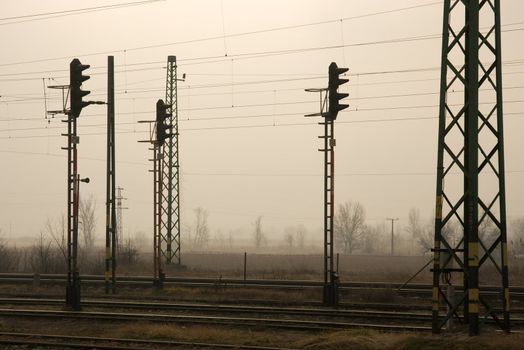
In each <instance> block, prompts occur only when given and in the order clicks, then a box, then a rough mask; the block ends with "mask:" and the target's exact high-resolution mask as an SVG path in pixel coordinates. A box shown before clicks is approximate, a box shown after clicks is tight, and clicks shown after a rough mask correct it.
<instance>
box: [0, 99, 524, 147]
mask: <svg viewBox="0 0 524 350" xmlns="http://www.w3.org/2000/svg"><path fill="white" fill-rule="evenodd" d="M520 102H524V101H520ZM341 113H347V112H341ZM290 115H291V114H290ZM300 115H303V114H302V113H301V114H300ZM504 115H506V116H512V115H519V116H522V115H524V112H511V113H504ZM252 117H256V116H252ZM434 119H438V116H435V117H400V118H387V119H363V120H339V121H337V125H338V124H369V123H389V122H401V121H424V120H434ZM181 121H184V120H181ZM122 124H123V123H117V125H122ZM316 125H318V123H317V122H302V123H285V124H276V123H272V124H257V125H233V126H216V127H195V128H183V129H180V131H183V132H187V131H209V130H234V129H260V128H272V127H273V128H274V127H289V126H316ZM92 126H94V125H92ZM99 126H100V127H103V126H104V124H100V125H99ZM49 129H59V128H58V127H51V128H49ZM1 131H10V130H9V129H7V130H1ZM116 133H117V134H149V131H136V130H127V131H118V132H116ZM100 135H106V133H103V132H102V133H95V132H93V133H83V134H82V136H100ZM60 136H61V135H58V134H55V135H28V136H5V137H0V140H11V139H31V138H48V137H60Z"/></svg>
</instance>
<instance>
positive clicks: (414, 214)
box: [406, 208, 425, 254]
mask: <svg viewBox="0 0 524 350" xmlns="http://www.w3.org/2000/svg"><path fill="white" fill-rule="evenodd" d="M406 231H407V232H408V233H409V234H410V235H411V254H414V252H415V247H414V244H415V242H416V241H418V240H419V239H420V238H421V236H422V235H423V231H424V227H423V225H422V222H421V221H420V211H419V210H418V209H415V208H411V210H410V211H409V214H408V225H407V227H406ZM424 239H425V238H424Z"/></svg>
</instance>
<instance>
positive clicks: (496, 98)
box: [432, 0, 510, 335]
mask: <svg viewBox="0 0 524 350" xmlns="http://www.w3.org/2000/svg"><path fill="white" fill-rule="evenodd" d="M481 22H482V23H481ZM481 28H482V29H481ZM442 38H443V39H442V66H441V69H442V71H441V87H440V111H439V136H438V160H437V163H438V164H437V191H436V215H435V249H434V262H433V298H432V303H433V332H434V333H438V332H439V331H440V330H441V329H442V328H444V326H445V324H446V323H447V321H449V320H450V319H451V318H458V319H459V321H460V322H461V323H465V324H468V327H469V333H470V335H476V334H478V332H479V324H480V323H481V322H482V321H483V320H484V318H486V319H487V318H490V319H494V320H495V323H496V324H497V325H498V326H499V327H500V328H502V329H504V330H507V331H509V326H510V324H509V291H508V285H509V282H508V258H507V257H508V255H507V243H506V242H507V240H506V199H505V183H504V145H503V140H504V138H503V128H502V121H503V114H502V72H501V63H502V62H501V42H500V38H501V35H500V1H499V0H453V1H452V0H445V1H444V26H443V37H442ZM488 273H489V274H490V275H489V276H491V279H490V280H488V279H487V278H488ZM493 274H496V276H497V280H495V279H494V278H492V277H493ZM452 276H457V277H459V279H460V280H459V281H458V282H459V285H458V288H462V289H463V293H458V294H457V297H456V299H455V300H453V298H450V297H449V293H448V295H446V288H445V285H448V286H451V285H452V283H453V282H457V281H453V280H452ZM487 283H489V284H490V285H494V284H496V285H497V286H498V287H499V292H500V293H499V294H498V295H497V296H496V297H494V298H493V297H492V298H489V299H488V296H486V295H483V294H482V291H481V289H482V287H483V285H486V284H487ZM460 284H462V285H460ZM440 306H447V312H442V311H441V308H440ZM481 317H482V318H481Z"/></svg>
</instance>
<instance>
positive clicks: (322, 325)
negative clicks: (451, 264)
mask: <svg viewBox="0 0 524 350" xmlns="http://www.w3.org/2000/svg"><path fill="white" fill-rule="evenodd" d="M0 316H3V317H26V318H27V317H29V318H59V319H67V318H69V319H83V320H97V321H147V322H163V323H183V324H212V325H232V326H238V327H271V328H279V329H293V330H303V331H328V330H329V331H333V330H340V329H349V328H369V329H375V330H385V331H429V330H431V328H430V327H425V326H415V325H400V324H373V323H362V322H338V321H337V322H335V321H320V320H297V319H274V318H261V317H225V316H200V315H191V316H188V315H166V314H151V313H148V314H144V313H123V312H119V313H115V312H88V311H56V310H30V309H22V310H15V309H0Z"/></svg>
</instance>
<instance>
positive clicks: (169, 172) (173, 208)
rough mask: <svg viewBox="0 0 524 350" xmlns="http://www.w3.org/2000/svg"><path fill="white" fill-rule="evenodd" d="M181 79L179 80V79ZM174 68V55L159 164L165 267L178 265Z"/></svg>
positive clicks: (169, 61)
mask: <svg viewBox="0 0 524 350" xmlns="http://www.w3.org/2000/svg"><path fill="white" fill-rule="evenodd" d="M181 80H182V79H181ZM177 81H178V79H177V66H176V56H168V58H167V76H166V100H165V104H166V106H167V113H168V114H169V117H168V119H167V120H166V122H167V124H168V125H169V126H170V127H171V130H172V135H173V136H172V137H171V138H168V139H166V140H165V143H164V145H163V146H162V148H163V152H162V153H163V158H162V160H161V163H160V167H161V169H160V171H161V172H162V177H161V181H162V191H161V195H162V205H161V208H160V209H159V210H160V213H161V218H160V220H161V225H160V231H159V234H158V238H159V240H160V241H159V242H158V244H159V249H160V254H161V255H162V256H163V258H164V259H165V262H166V263H167V264H170V263H173V262H174V263H176V264H178V265H180V263H181V257H180V182H179V181H180V176H179V170H180V163H179V152H178V101H177Z"/></svg>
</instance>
